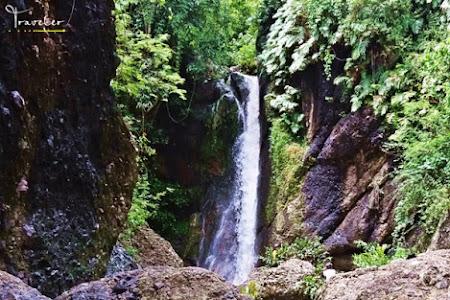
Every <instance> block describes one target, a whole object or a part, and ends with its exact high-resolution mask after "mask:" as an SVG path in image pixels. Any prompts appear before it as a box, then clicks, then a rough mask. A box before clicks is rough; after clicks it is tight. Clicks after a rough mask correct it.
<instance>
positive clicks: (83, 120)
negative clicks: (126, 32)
mask: <svg viewBox="0 0 450 300" xmlns="http://www.w3.org/2000/svg"><path fill="white" fill-rule="evenodd" d="M6 4H11V5H13V6H16V7H17V8H18V9H19V10H20V9H25V8H32V9H33V13H32V15H25V16H23V17H24V18H29V19H42V18H43V17H44V15H47V16H49V17H51V18H53V19H57V20H66V21H70V22H69V23H68V24H67V23H65V24H64V26H63V27H62V28H64V29H66V30H67V32H66V33H24V32H21V33H17V32H9V30H10V29H13V26H14V25H13V21H14V18H13V16H12V15H11V14H8V13H7V12H6V11H5V9H4V7H5V5H6ZM113 5H114V3H113V1H112V0H99V1H95V2H93V1H89V0H77V1H76V2H75V1H56V0H49V1H20V0H9V1H5V0H0V8H1V9H0V247H1V251H0V268H1V269H3V270H7V271H8V272H9V273H11V274H14V275H17V276H20V277H22V278H24V279H25V280H26V281H28V282H29V283H30V285H32V286H33V287H37V288H38V289H39V290H41V291H42V292H43V293H45V294H47V295H49V296H56V295H57V294H59V293H61V292H62V291H64V290H66V289H68V288H70V287H71V286H73V285H75V284H77V283H79V282H81V281H85V280H88V279H91V278H98V277H99V276H102V275H104V271H105V266H106V262H107V260H108V257H109V253H110V251H111V249H112V247H113V246H114V244H115V242H116V239H117V236H118V234H119V232H120V231H121V229H122V225H123V224H124V222H125V221H126V216H127V211H128V209H129V206H130V199H131V194H132V190H133V187H134V182H135V180H136V166H135V150H134V148H133V146H132V144H131V142H130V134H129V132H128V130H127V128H126V126H125V125H124V124H123V122H122V120H121V118H120V117H119V116H118V114H117V113H116V112H115V110H114V97H113V95H112V92H111V90H110V87H109V82H110V80H111V78H112V77H113V76H114V73H115V68H116V66H117V63H118V62H117V58H116V57H115V56H114V40H115V37H114V23H113V19H112V17H111V11H112V10H113V8H114V6H113ZM13 31H14V30H13Z"/></svg>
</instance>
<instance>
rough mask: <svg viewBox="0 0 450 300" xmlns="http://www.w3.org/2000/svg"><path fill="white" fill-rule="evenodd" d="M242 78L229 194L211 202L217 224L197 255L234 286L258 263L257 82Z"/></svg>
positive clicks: (258, 116)
mask: <svg viewBox="0 0 450 300" xmlns="http://www.w3.org/2000/svg"><path fill="white" fill-rule="evenodd" d="M244 78H245V82H246V85H247V89H248V92H249V94H248V96H247V98H246V99H243V100H244V101H242V103H240V102H239V101H237V105H238V107H239V117H240V121H241V123H242V132H241V134H240V135H239V136H238V137H237V139H236V142H235V144H234V146H233V166H232V168H233V170H234V172H233V175H232V176H231V180H229V181H230V182H229V183H230V184H228V188H230V186H231V192H230V194H229V197H228V198H227V199H225V201H222V202H223V203H215V206H214V207H215V209H216V211H217V214H218V215H219V216H220V221H219V222H218V225H217V226H216V228H215V231H214V233H213V237H212V241H211V242H210V243H209V247H208V249H204V248H205V247H206V246H205V241H204V239H205V238H204V239H203V241H202V243H201V246H200V248H201V250H200V252H203V257H201V258H200V265H201V266H203V267H205V268H208V269H210V270H212V271H215V272H217V273H219V274H221V275H222V276H223V277H224V278H225V279H226V280H227V281H230V282H232V283H234V284H240V283H242V282H243V281H245V280H246V279H247V276H248V274H249V273H250V271H251V270H252V269H253V268H254V266H255V264H256V262H257V260H258V256H257V251H256V231H257V225H258V224H257V218H258V187H259V176H260V150H261V125H260V103H259V81H258V78H257V77H255V76H244ZM225 184H227V183H225ZM212 197H214V193H213V195H212ZM214 200H215V201H216V202H220V201H219V200H217V199H213V201H214ZM208 225H211V224H208V222H207V220H204V224H203V228H205V226H208ZM202 248H203V249H202Z"/></svg>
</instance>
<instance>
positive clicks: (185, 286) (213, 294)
mask: <svg viewBox="0 0 450 300" xmlns="http://www.w3.org/2000/svg"><path fill="white" fill-rule="evenodd" d="M71 299H85V300H99V299H101V300H121V299H129V300H133V299H136V300H138V299H141V300H178V299H185V300H224V299H227V300H251V298H250V297H247V296H244V295H242V294H241V292H239V291H238V289H237V288H236V287H235V286H233V285H232V284H230V283H227V282H225V280H223V279H222V278H221V277H220V276H219V275H217V274H215V273H213V272H210V271H208V270H205V269H201V268H195V267H190V268H179V269H176V268H172V267H162V266H159V267H148V268H146V269H142V270H136V271H131V272H125V273H122V274H119V275H117V276H116V277H113V278H108V279H102V280H100V281H95V282H90V283H83V284H80V285H79V286H77V287H74V288H73V289H71V290H70V291H67V292H65V293H63V294H62V295H61V296H59V297H57V298H56V299H55V300H71Z"/></svg>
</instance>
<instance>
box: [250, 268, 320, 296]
mask: <svg viewBox="0 0 450 300" xmlns="http://www.w3.org/2000/svg"><path fill="white" fill-rule="evenodd" d="M313 273H314V267H313V265H312V264H311V263H309V262H307V261H302V260H299V259H290V260H288V261H286V262H284V263H282V264H281V265H280V266H278V267H275V268H267V267H260V268H257V269H254V270H253V271H252V272H251V273H250V275H249V278H248V279H247V281H246V282H245V283H244V285H243V286H248V285H249V284H251V283H252V282H253V283H254V284H255V285H256V289H257V292H258V296H259V298H258V299H262V300H303V299H305V300H307V299H309V297H308V296H306V295H304V291H305V288H304V285H302V282H303V279H304V278H305V277H306V276H308V275H312V274H313Z"/></svg>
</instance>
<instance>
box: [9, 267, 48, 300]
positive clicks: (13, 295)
mask: <svg viewBox="0 0 450 300" xmlns="http://www.w3.org/2000/svg"><path fill="white" fill-rule="evenodd" d="M0 299H4V300H10V299H11V300H50V298H47V297H45V296H43V295H41V293H39V291H38V290H36V289H34V288H31V287H29V286H28V285H26V284H25V283H23V281H21V280H20V279H19V278H17V277H14V276H12V275H10V274H8V273H6V272H3V271H0Z"/></svg>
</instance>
